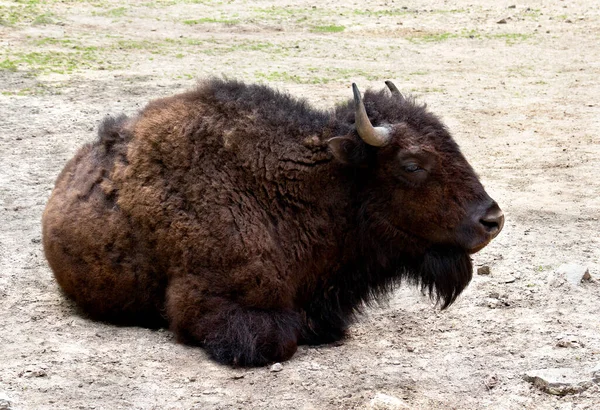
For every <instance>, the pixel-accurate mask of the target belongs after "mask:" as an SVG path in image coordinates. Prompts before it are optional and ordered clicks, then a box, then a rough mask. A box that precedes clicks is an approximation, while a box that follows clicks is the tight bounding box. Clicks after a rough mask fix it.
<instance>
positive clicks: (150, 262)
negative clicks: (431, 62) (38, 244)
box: [43, 79, 504, 366]
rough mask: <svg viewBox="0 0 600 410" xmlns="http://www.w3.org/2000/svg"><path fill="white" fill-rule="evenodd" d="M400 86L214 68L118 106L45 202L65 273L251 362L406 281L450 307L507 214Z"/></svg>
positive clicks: (49, 234) (221, 356)
mask: <svg viewBox="0 0 600 410" xmlns="http://www.w3.org/2000/svg"><path fill="white" fill-rule="evenodd" d="M386 84H387V86H388V87H387V88H388V89H385V88H384V89H382V90H381V91H378V92H375V91H367V92H366V93H365V94H364V101H363V97H362V96H361V94H360V92H359V91H358V89H357V87H356V85H354V84H353V91H354V100H349V101H347V102H345V103H343V104H340V105H338V106H336V108H335V109H332V110H329V111H322V110H317V109H314V108H312V107H310V106H309V105H308V104H307V103H306V102H305V101H303V100H298V99H295V98H293V97H291V96H289V95H287V94H284V93H280V92H277V91H275V90H273V89H271V88H269V87H266V86H262V85H246V84H244V83H241V82H238V81H230V80H221V79H210V80H207V81H205V82H203V83H202V84H201V85H200V86H199V87H198V88H197V89H196V90H194V91H191V92H188V93H184V94H180V95H176V96H174V97H170V98H164V99H159V100H155V101H153V102H151V103H150V104H148V106H147V107H146V108H144V109H143V110H142V111H141V112H140V113H139V115H137V116H136V117H135V118H127V117H125V116H121V117H118V118H108V119H106V120H105V121H104V122H103V124H102V125H101V126H100V130H99V137H98V139H97V140H96V141H95V142H93V143H90V144H87V145H85V146H84V147H82V148H81V149H80V150H79V151H78V152H77V154H76V155H75V157H74V158H73V159H71V160H70V161H69V162H68V163H67V164H66V166H65V168H64V170H63V171H62V172H61V173H60V175H59V176H58V179H57V181H56V186H55V188H54V191H53V193H52V195H51V197H50V200H49V201H48V205H47V206H46V209H45V212H44V216H43V244H44V251H45V254H46V257H47V259H48V262H49V264H50V267H51V268H52V270H53V272H54V275H55V277H56V280H57V281H58V283H59V284H60V286H61V288H62V289H63V291H64V292H65V293H66V295H68V296H69V297H70V298H72V299H74V300H75V302H76V304H77V305H78V306H79V307H80V308H81V309H82V310H83V311H84V312H85V313H86V314H87V315H89V316H90V317H91V318H94V319H98V320H104V321H110V322H113V323H118V324H135V325H143V326H149V327H159V326H164V325H168V326H169V327H170V329H172V331H173V332H174V333H175V334H176V335H177V338H178V340H179V341H181V342H184V343H189V344H197V345H200V346H203V347H204V348H205V349H206V351H207V352H208V353H209V354H210V355H211V356H212V357H213V358H214V359H216V360H217V361H219V362H221V363H227V364H233V365H241V366H255V365H264V364H266V363H269V362H273V361H282V360H286V359H289V358H290V357H291V356H292V355H293V354H294V352H295V351H296V348H297V346H298V344H319V343H329V342H333V341H335V340H338V339H340V338H342V337H343V336H344V334H345V332H346V329H347V327H348V325H349V324H350V323H351V321H352V319H353V318H354V316H355V315H356V313H357V312H359V311H360V309H361V307H362V306H364V305H365V303H367V302H369V301H371V300H374V299H376V298H377V297H378V296H381V295H382V294H383V293H384V292H387V291H389V290H391V289H392V288H393V287H394V286H395V285H397V284H398V283H400V282H402V281H405V282H408V283H412V284H415V285H417V286H420V287H421V288H422V289H423V290H424V291H426V292H428V294H429V295H430V296H431V297H432V299H434V300H435V301H437V302H438V303H439V304H440V306H441V307H442V308H445V307H447V306H448V305H450V304H451V303H452V302H454V300H455V299H456V297H457V296H458V295H459V294H460V293H461V291H462V290H463V289H464V288H465V286H466V285H467V284H468V283H469V281H470V280H471V276H472V264H471V259H470V254H472V253H474V252H477V251H479V250H480V249H481V248H483V247H484V246H486V245H487V244H488V243H489V242H490V241H491V240H492V239H493V238H494V237H495V236H496V235H497V234H498V233H499V232H500V230H501V229H502V226H503V223H504V217H503V214H502V211H501V210H500V208H499V207H498V205H497V204H496V202H494V201H493V200H492V199H491V198H490V197H489V196H488V195H487V194H486V192H485V190H484V188H483V186H482V185H481V183H480V182H479V180H478V178H477V175H476V174H475V172H474V171H473V169H472V168H471V166H470V165H469V164H468V162H467V161H466V160H465V158H464V157H463V155H462V154H461V152H460V150H459V148H458V146H457V144H456V143H455V142H454V141H453V139H452V137H451V135H450V133H449V132H448V130H447V129H446V127H445V126H444V125H443V124H442V123H441V122H440V120H439V119H438V118H437V117H436V116H434V115H433V114H431V113H430V112H428V111H427V110H426V108H425V107H424V106H422V105H419V104H416V103H415V101H414V100H413V99H412V98H410V97H408V96H405V95H402V94H401V93H400V92H399V91H398V89H397V88H396V87H395V86H394V85H393V84H392V83H391V82H387V83H386Z"/></svg>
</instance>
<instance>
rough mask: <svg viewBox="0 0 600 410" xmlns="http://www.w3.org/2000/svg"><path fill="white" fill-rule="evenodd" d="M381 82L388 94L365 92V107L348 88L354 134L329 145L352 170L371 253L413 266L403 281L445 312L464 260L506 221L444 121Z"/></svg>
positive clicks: (465, 276) (467, 270)
mask: <svg viewBox="0 0 600 410" xmlns="http://www.w3.org/2000/svg"><path fill="white" fill-rule="evenodd" d="M386 84H387V86H388V88H389V89H390V91H391V96H390V95H388V94H386V93H385V90H382V91H380V92H379V93H375V92H369V91H368V92H367V93H366V94H365V102H363V99H362V98H361V95H360V92H359V91H358V88H357V87H356V85H355V84H353V85H352V87H353V91H354V110H353V111H354V112H353V115H354V123H355V127H354V130H353V131H352V132H350V134H348V135H345V136H341V137H335V138H332V139H331V140H329V146H330V148H331V151H332V152H333V155H334V157H335V158H336V159H337V160H339V161H340V162H342V163H344V164H345V166H346V167H351V168H353V169H354V174H353V175H355V179H356V182H355V186H356V187H357V188H356V193H355V196H356V200H357V201H358V202H359V207H360V220H361V221H362V222H361V223H362V225H363V229H364V232H369V234H368V235H364V237H365V238H368V239H366V240H368V241H370V242H376V243H377V250H374V248H371V250H370V251H369V252H371V253H375V254H376V255H375V256H374V257H377V258H379V259H382V260H383V262H382V263H384V264H385V263H388V264H391V262H389V261H387V262H386V261H385V259H386V258H387V259H389V258H391V257H390V256H389V255H390V254H396V255H401V256H400V257H401V258H402V260H403V261H410V262H408V263H404V267H403V269H404V270H405V271H406V272H407V273H405V274H404V276H408V277H409V278H411V279H412V280H413V281H416V282H418V283H419V284H421V285H422V286H423V287H424V288H427V289H428V290H429V292H430V294H432V295H433V296H437V298H438V299H439V300H441V301H442V302H443V307H446V306H448V305H449V304H451V303H452V302H453V301H454V300H455V299H456V297H457V296H458V294H460V292H461V291H462V290H463V289H464V287H465V286H466V285H467V284H468V282H469V281H470V279H471V276H472V265H471V260H470V258H469V255H470V254H473V253H475V252H477V251H479V250H481V249H482V248H483V247H485V246H486V245H487V244H488V243H489V242H490V241H491V240H492V239H493V238H494V237H496V236H497V235H498V233H499V232H500V231H501V230H502V227H503V225H504V216H503V213H502V211H501V210H500V208H499V206H498V204H497V203H496V202H495V201H494V200H492V198H490V197H489V195H488V194H487V193H486V192H485V189H484V188H483V186H482V185H481V183H480V182H479V179H478V177H477V175H476V174H475V172H474V171H473V169H472V168H471V166H470V165H469V163H468V162H467V160H466V159H465V157H464V156H463V155H462V153H461V152H460V149H459V147H458V145H457V144H456V143H455V142H454V140H453V139H452V137H451V135H450V133H449V132H448V130H447V129H446V127H445V126H444V125H443V124H442V123H441V121H440V120H439V119H438V118H437V117H435V116H434V115H433V114H431V113H429V112H428V111H427V110H426V107H425V106H421V105H417V104H415V102H414V101H413V100H412V99H411V98H405V97H404V96H403V95H402V94H401V93H400V92H399V91H398V89H397V88H396V87H395V86H394V85H393V84H392V83H391V82H389V81H388V82H386ZM350 120H351V119H350ZM373 124H375V126H374V125H373ZM366 247H368V244H365V248H366ZM382 247H383V248H387V249H389V250H388V251H387V252H384V253H385V255H383V253H382V251H380V249H381V248H382ZM401 276H402V274H401Z"/></svg>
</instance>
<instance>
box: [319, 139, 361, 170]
mask: <svg viewBox="0 0 600 410" xmlns="http://www.w3.org/2000/svg"><path fill="white" fill-rule="evenodd" d="M327 144H328V145H329V149H330V150H331V152H332V154H333V156H334V157H335V159H337V160H338V161H340V162H341V163H342V164H347V165H354V166H361V165H364V164H366V160H367V152H366V149H365V148H366V147H365V144H364V143H363V142H362V141H357V140H355V139H353V138H351V137H333V138H331V139H329V140H327Z"/></svg>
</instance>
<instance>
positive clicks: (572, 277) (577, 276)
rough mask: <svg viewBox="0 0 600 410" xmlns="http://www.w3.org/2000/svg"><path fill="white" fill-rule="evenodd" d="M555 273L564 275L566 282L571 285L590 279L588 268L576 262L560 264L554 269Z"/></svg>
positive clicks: (577, 284)
mask: <svg viewBox="0 0 600 410" xmlns="http://www.w3.org/2000/svg"><path fill="white" fill-rule="evenodd" d="M556 273H557V274H558V275H559V276H561V277H564V278H565V279H566V280H567V282H569V283H570V284H571V285H573V286H579V285H581V282H583V281H590V280H591V279H592V277H591V276H590V271H589V269H588V268H587V267H585V266H581V265H578V264H576V263H565V264H563V265H560V266H559V267H558V269H556Z"/></svg>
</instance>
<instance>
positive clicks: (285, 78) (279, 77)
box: [254, 71, 331, 84]
mask: <svg viewBox="0 0 600 410" xmlns="http://www.w3.org/2000/svg"><path fill="white" fill-rule="evenodd" d="M254 75H255V76H256V78H258V79H262V80H267V81H269V82H284V83H296V84H326V83H328V82H329V81H331V80H330V79H329V78H324V77H317V76H310V77H301V76H299V75H295V74H289V73H288V72H287V71H271V72H270V73H264V72H261V71H257V72H255V73H254Z"/></svg>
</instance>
